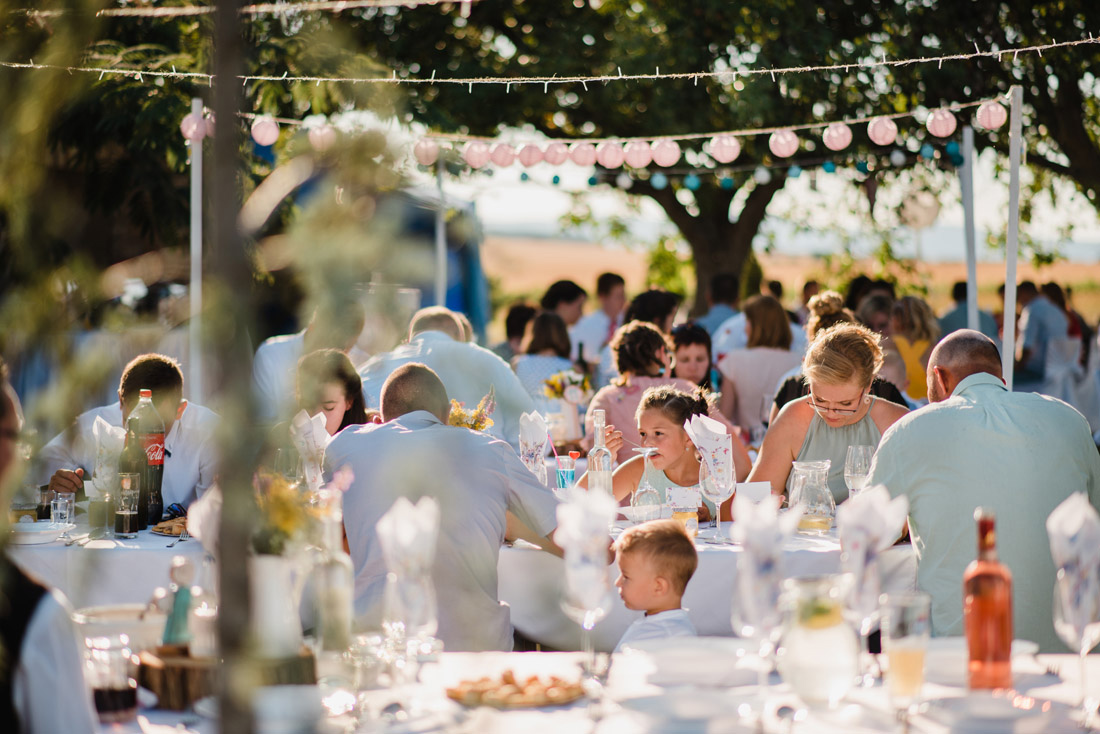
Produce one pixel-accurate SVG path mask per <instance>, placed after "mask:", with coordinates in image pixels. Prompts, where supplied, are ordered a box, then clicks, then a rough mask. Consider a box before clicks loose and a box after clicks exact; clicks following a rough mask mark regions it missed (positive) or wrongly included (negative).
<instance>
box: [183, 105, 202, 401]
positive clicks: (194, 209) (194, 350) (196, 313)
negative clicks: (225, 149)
mask: <svg viewBox="0 0 1100 734" xmlns="http://www.w3.org/2000/svg"><path fill="white" fill-rule="evenodd" d="M191 114H193V115H196V116H197V117H198V119H200V120H201V119H202V100H201V99H199V98H198V97H192V98H191ZM190 145H191V286H190V288H189V289H188V293H189V294H190V298H189V300H190V302H191V320H190V322H189V323H188V357H187V358H188V360H189V361H190V364H189V365H188V366H187V369H188V377H187V381H188V383H189V389H188V391H187V393H188V395H190V396H191V399H192V400H194V401H195V402H196V403H202V402H205V396H204V395H203V385H202V341H201V339H202V328H201V327H202V138H201V137H200V138H198V139H197V140H193V141H191V143H190Z"/></svg>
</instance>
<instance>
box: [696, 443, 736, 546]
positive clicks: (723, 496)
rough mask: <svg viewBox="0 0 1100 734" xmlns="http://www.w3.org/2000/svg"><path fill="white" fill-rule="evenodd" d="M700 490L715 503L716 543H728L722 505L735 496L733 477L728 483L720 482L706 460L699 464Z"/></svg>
mask: <svg viewBox="0 0 1100 734" xmlns="http://www.w3.org/2000/svg"><path fill="white" fill-rule="evenodd" d="M699 488H700V489H701V490H702V492H703V496H704V497H706V498H707V499H708V500H710V501H711V502H713V503H714V540H713V542H715V543H726V542H728V541H727V540H726V539H724V538H723V537H722V503H723V502H725V501H726V500H728V499H729V498H730V497H732V496H733V489H734V482H733V477H732V476H730V477H727V480H726V481H720V480H719V478H718V477H716V476H714V475H712V474H711V472H710V469H709V468H708V467H707V462H706V460H701V461H700V462H699Z"/></svg>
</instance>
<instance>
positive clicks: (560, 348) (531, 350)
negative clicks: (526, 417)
mask: <svg viewBox="0 0 1100 734" xmlns="http://www.w3.org/2000/svg"><path fill="white" fill-rule="evenodd" d="M522 349H523V354H521V355H519V356H518V357H516V358H515V359H513V360H512V368H513V369H514V370H515V371H516V377H518V378H519V381H520V382H521V383H523V387H524V388H525V389H526V390H527V392H528V393H529V394H530V395H531V398H532V399H533V400H534V401H535V404H536V405H539V406H543V405H544V404H545V403H546V402H547V397H546V384H545V383H546V380H548V379H549V378H550V377H551V376H553V375H556V374H557V373H559V372H563V371H565V370H571V369H573V363H572V362H570V361H569V351H570V344H569V331H568V329H566V328H565V321H564V320H562V317H561V316H558V315H557V314H556V313H554V312H553V311H543V312H541V313H539V314H538V315H536V316H535V318H534V319H532V320H531V324H530V326H529V327H528V332H527V338H526V339H525V340H524V345H523V347H522Z"/></svg>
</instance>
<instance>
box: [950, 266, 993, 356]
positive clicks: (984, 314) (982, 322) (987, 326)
mask: <svg viewBox="0 0 1100 734" xmlns="http://www.w3.org/2000/svg"><path fill="white" fill-rule="evenodd" d="M967 290H968V286H967V284H966V281H965V280H960V281H958V282H956V283H955V284H954V285H953V286H951V300H952V301H954V303H955V305H954V306H952V307H951V308H950V309H949V310H948V311H947V312H946V313H944V314H943V316H940V333H941V334H943V335H944V336H947V335H948V334H950V333H951V332H953V331H958V330H959V329H965V328H967V326H966V324H967V318H968V317H967V313H966V299H967ZM978 331H980V332H982V333H983V334H985V335H986V336H988V337H989V338H990V339H992V340H993V341H994V342H995V341H997V322H996V321H995V320H994V319H993V314H991V313H989V312H988V311H982V310H981V309H979V310H978Z"/></svg>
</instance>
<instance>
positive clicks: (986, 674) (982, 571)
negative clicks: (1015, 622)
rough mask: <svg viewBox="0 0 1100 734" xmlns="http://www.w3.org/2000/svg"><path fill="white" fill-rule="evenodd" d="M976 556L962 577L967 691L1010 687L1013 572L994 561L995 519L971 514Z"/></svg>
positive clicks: (981, 512)
mask: <svg viewBox="0 0 1100 734" xmlns="http://www.w3.org/2000/svg"><path fill="white" fill-rule="evenodd" d="M974 519H975V520H976V521H977V523H978V557H977V559H975V560H974V561H971V563H970V565H969V566H967V567H966V573H965V574H964V575H963V621H964V624H965V626H966V644H967V647H968V648H969V649H970V667H969V673H970V688H972V689H973V688H1011V687H1012V573H1011V572H1009V570H1008V567H1007V566H1005V565H1004V564H1003V563H1001V562H999V561H998V560H997V534H996V532H995V530H994V526H995V524H996V518H995V517H994V515H993V512H992V511H991V510H987V509H985V508H982V507H979V508H978V509H977V510H975V512H974Z"/></svg>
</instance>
